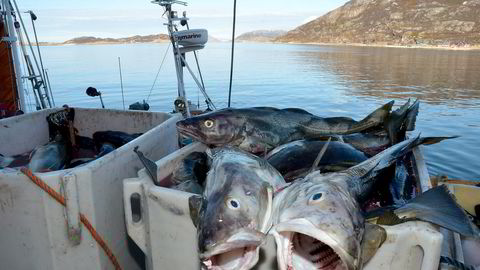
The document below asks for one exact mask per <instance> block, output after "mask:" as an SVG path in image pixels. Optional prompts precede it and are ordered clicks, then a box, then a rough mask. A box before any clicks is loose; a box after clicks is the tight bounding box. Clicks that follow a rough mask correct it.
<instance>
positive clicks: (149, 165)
mask: <svg viewBox="0 0 480 270" xmlns="http://www.w3.org/2000/svg"><path fill="white" fill-rule="evenodd" d="M133 151H134V152H135V153H136V154H137V156H138V158H139V159H140V162H142V164H143V166H145V170H147V173H148V175H149V176H150V177H151V178H152V180H153V182H154V183H155V184H158V178H157V171H158V167H157V164H156V163H155V162H153V161H152V160H150V159H148V158H147V157H146V156H145V155H144V154H143V153H142V152H141V151H140V150H138V146H135V148H134V149H133Z"/></svg>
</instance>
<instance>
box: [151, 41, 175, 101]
mask: <svg viewBox="0 0 480 270" xmlns="http://www.w3.org/2000/svg"><path fill="white" fill-rule="evenodd" d="M170 45H172V44H171V43H168V46H167V49H166V50H165V54H164V55H163V59H162V63H161V64H160V67H159V68H158V71H157V75H156V76H155V80H154V81H153V84H152V88H150V92H149V93H148V97H147V102H148V100H149V99H150V95H151V94H152V90H153V88H154V87H155V84H156V83H157V79H158V74H160V70H161V69H162V66H163V62H165V58H167V54H168V49H170Z"/></svg>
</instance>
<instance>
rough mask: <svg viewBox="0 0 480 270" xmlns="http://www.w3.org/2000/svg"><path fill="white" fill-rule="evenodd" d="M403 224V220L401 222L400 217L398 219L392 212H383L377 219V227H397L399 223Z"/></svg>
mask: <svg viewBox="0 0 480 270" xmlns="http://www.w3.org/2000/svg"><path fill="white" fill-rule="evenodd" d="M403 222H405V220H402V219H401V218H400V217H398V216H397V215H396V214H395V212H394V211H393V210H391V209H390V210H386V211H385V212H383V214H382V215H381V216H379V217H378V218H377V222H376V223H377V224H379V225H389V226H393V225H397V224H400V223H403Z"/></svg>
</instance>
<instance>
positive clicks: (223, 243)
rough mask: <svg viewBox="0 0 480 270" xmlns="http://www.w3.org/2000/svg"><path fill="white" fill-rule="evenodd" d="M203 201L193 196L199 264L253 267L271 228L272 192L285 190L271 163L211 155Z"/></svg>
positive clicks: (220, 152)
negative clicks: (281, 188)
mask: <svg viewBox="0 0 480 270" xmlns="http://www.w3.org/2000/svg"><path fill="white" fill-rule="evenodd" d="M212 158H213V161H212V166H211V168H210V171H209V172H208V175H207V179H206V183H205V191H204V195H203V197H204V198H203V199H199V197H195V196H192V197H191V198H190V200H189V203H190V214H191V217H192V221H193V223H194V224H195V225H196V226H197V236H198V249H199V254H200V260H201V262H202V264H203V265H204V266H206V267H207V268H208V269H223V270H239V269H242V270H243V269H250V268H252V267H253V266H254V265H255V264H256V263H257V261H258V259H259V246H260V244H261V243H262V242H263V241H264V239H265V237H266V233H267V231H268V230H269V229H270V227H271V214H272V203H273V192H274V190H276V189H277V188H279V187H281V186H283V185H285V181H284V180H283V177H282V176H281V175H280V173H278V172H277V171H276V170H275V168H273V167H272V166H271V165H270V164H268V162H266V161H265V160H263V159H260V158H258V157H256V156H254V155H252V154H249V153H245V152H243V151H240V150H238V149H234V148H220V149H217V150H214V153H213V154H212Z"/></svg>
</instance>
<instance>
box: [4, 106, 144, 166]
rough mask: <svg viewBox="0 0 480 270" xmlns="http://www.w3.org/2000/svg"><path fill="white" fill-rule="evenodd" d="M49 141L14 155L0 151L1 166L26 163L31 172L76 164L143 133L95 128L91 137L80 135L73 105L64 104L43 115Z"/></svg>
mask: <svg viewBox="0 0 480 270" xmlns="http://www.w3.org/2000/svg"><path fill="white" fill-rule="evenodd" d="M46 120H47V123H48V131H49V141H48V142H47V143H46V144H43V145H39V146H37V147H35V148H34V149H32V150H31V151H28V152H26V153H22V154H19V155H14V156H3V155H2V154H1V153H0V170H2V169H4V168H20V167H26V168H28V169H30V170H31V171H32V172H52V171H57V170H63V169H70V168H75V167H78V166H82V165H85V164H87V163H89V162H91V161H93V160H96V159H98V158H101V157H103V156H104V155H106V154H108V153H110V152H113V151H115V150H116V149H117V148H119V147H122V146H123V145H124V144H127V143H128V142H130V141H132V140H134V139H135V138H137V137H139V136H141V135H142V133H134V134H128V133H126V132H122V131H114V130H105V131H96V132H94V133H93V134H92V137H91V138H90V137H86V136H80V135H78V133H79V131H78V130H77V129H76V128H75V127H74V126H73V123H74V120H75V109H74V108H66V109H63V110H61V111H57V112H54V113H51V114H49V115H48V116H47V117H46Z"/></svg>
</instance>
